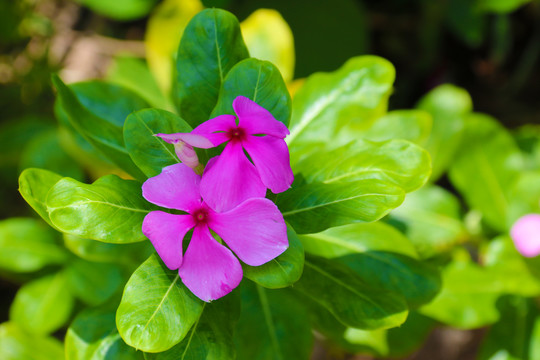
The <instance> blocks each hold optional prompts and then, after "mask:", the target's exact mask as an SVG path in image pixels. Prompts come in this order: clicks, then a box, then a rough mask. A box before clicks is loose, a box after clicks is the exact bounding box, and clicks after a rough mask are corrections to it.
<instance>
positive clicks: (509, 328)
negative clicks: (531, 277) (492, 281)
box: [478, 296, 539, 360]
mask: <svg viewBox="0 0 540 360" xmlns="http://www.w3.org/2000/svg"><path fill="white" fill-rule="evenodd" d="M498 308H499V309H500V311H501V319H500V320H499V321H498V322H497V323H496V324H494V325H493V326H492V327H491V328H490V329H489V330H488V332H487V335H486V336H485V337H484V340H483V342H482V346H481V347H480V350H479V352H478V359H479V360H526V359H536V357H535V356H534V354H532V353H531V350H533V347H532V346H531V342H533V341H536V342H537V341H538V340H536V339H535V338H534V335H535V334H534V332H533V331H534V328H535V327H538V323H539V318H538V308H537V307H536V306H535V304H534V303H533V302H532V301H531V300H528V299H524V298H521V297H517V296H508V297H503V298H501V301H499V303H498Z"/></svg>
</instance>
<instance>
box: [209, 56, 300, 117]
mask: <svg viewBox="0 0 540 360" xmlns="http://www.w3.org/2000/svg"><path fill="white" fill-rule="evenodd" d="M240 95H242V96H245V97H247V98H249V99H251V100H253V101H255V102H256V103H257V104H259V105H261V106H262V107H263V108H265V109H266V110H268V111H270V113H271V114H272V115H273V116H274V117H275V118H276V119H277V120H278V121H281V122H282V123H284V124H285V125H288V124H289V119H290V117H291V105H292V101H291V96H290V95H289V91H288V90H287V86H286V85H285V82H284V81H283V78H282V77H281V73H280V72H279V70H278V69H277V68H276V67H275V66H274V65H273V64H272V63H270V62H268V61H261V60H257V59H254V58H249V59H245V60H242V61H240V62H239V63H238V64H236V65H235V66H234V67H233V68H232V69H231V70H230V71H229V73H228V74H227V76H226V77H225V79H224V80H223V83H222V85H221V90H220V92H219V98H218V101H217V104H216V107H215V108H214V110H213V111H212V115H211V117H215V116H217V115H222V114H231V115H234V111H233V108H232V103H233V100H234V99H235V98H236V97H237V96H240Z"/></svg>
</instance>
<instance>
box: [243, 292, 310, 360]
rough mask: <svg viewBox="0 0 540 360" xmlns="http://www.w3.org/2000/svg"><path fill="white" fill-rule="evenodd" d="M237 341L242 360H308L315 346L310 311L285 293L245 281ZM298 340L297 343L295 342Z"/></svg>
mask: <svg viewBox="0 0 540 360" xmlns="http://www.w3.org/2000/svg"><path fill="white" fill-rule="evenodd" d="M241 290H242V314H241V316H240V320H239V322H238V326H237V328H236V333H235V337H234V340H235V342H236V349H237V352H238V359H239V360H251V359H254V360H265V359H275V360H285V359H299V360H308V359H309V358H310V354H311V348H312V346H313V335H312V333H311V329H310V327H309V322H308V317H307V312H306V309H305V307H304V306H303V304H302V303H301V302H299V301H298V300H297V299H295V298H294V297H292V296H291V294H290V293H289V292H286V291H284V290H266V289H264V288H262V287H260V286H258V285H253V284H251V283H249V282H244V283H243V284H242V287H241ZM291 339H294V341H291Z"/></svg>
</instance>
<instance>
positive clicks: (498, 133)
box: [449, 114, 523, 231]
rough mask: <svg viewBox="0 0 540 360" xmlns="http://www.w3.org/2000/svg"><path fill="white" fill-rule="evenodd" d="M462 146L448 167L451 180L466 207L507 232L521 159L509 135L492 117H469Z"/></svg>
mask: <svg viewBox="0 0 540 360" xmlns="http://www.w3.org/2000/svg"><path fill="white" fill-rule="evenodd" d="M463 141H464V144H467V146H466V147H464V148H463V149H462V150H461V151H460V152H459V153H458V155H457V157H456V159H455V161H454V162H453V163H452V166H451V167H450V172H449V175H450V180H451V181H452V184H453V185H454V186H455V187H456V188H457V189H458V190H459V192H460V193H461V194H462V195H463V197H464V198H465V201H466V202H467V204H468V205H469V206H470V207H471V208H472V209H475V210H478V211H480V212H481V213H482V215H483V216H484V219H485V220H486V222H487V223H488V224H489V225H491V226H492V227H493V228H494V229H496V230H498V231H506V230H507V229H508V227H509V226H510V225H511V224H509V223H508V222H507V221H508V206H509V202H510V199H509V197H508V190H509V189H510V188H511V186H512V185H513V183H514V182H515V181H516V179H517V177H518V175H519V173H520V171H521V169H523V158H522V155H521V153H520V151H519V149H518V147H517V145H516V144H515V142H514V140H513V139H512V137H511V136H510V134H509V133H508V132H507V131H506V130H505V129H504V128H503V127H502V125H500V124H499V123H498V122H497V121H496V120H494V119H493V118H491V117H489V116H487V115H483V114H471V115H470V116H468V118H467V126H466V131H465V136H464V138H463Z"/></svg>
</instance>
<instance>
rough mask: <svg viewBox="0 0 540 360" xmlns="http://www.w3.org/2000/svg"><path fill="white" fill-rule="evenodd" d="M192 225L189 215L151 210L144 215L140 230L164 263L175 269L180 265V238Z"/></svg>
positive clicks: (193, 223) (182, 237) (193, 224)
mask: <svg viewBox="0 0 540 360" xmlns="http://www.w3.org/2000/svg"><path fill="white" fill-rule="evenodd" d="M194 226H195V221H193V217H192V216H191V215H173V214H168V213H166V212H163V211H152V212H150V213H148V215H146V216H145V217H144V221H143V225H142V232H143V234H144V235H145V236H146V237H147V238H148V239H150V241H151V242H152V245H154V248H155V249H156V251H157V253H158V255H159V257H160V258H161V260H163V262H164V263H165V265H166V266H167V267H168V268H169V269H171V270H175V269H178V268H179V267H180V265H182V240H183V239H184V236H186V233H187V232H188V231H189V229H191V228H192V227H194Z"/></svg>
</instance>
